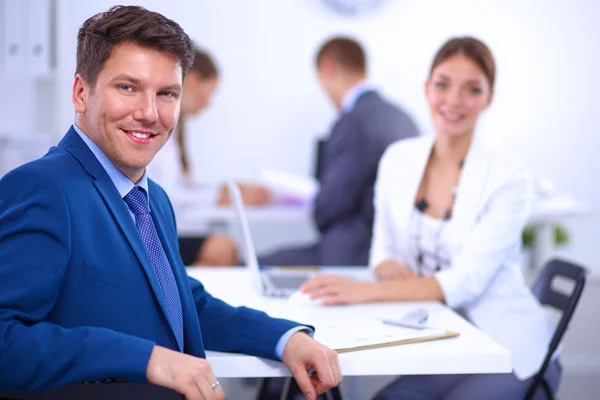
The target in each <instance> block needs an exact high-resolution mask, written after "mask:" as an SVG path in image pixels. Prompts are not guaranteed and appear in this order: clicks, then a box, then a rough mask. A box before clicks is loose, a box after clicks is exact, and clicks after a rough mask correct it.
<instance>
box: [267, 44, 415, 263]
mask: <svg viewBox="0 0 600 400" xmlns="http://www.w3.org/2000/svg"><path fill="white" fill-rule="evenodd" d="M315 62H316V68H317V72H318V76H319V81H320V84H321V86H322V88H323V89H324V91H325V92H326V93H327V95H328V96H329V98H330V99H331V101H332V102H333V104H334V105H335V107H336V108H337V110H338V111H339V117H338V119H337V120H336V121H335V123H334V125H333V129H332V130H331V134H330V135H329V137H328V138H327V140H326V141H325V142H324V144H323V146H322V147H321V154H320V156H319V158H320V162H319V173H318V180H319V183H320V186H319V190H318V193H317V194H316V197H315V200H314V220H315V224H316V226H317V228H318V230H319V232H320V234H321V237H320V239H319V242H318V243H316V244H314V245H311V246H308V247H302V248H294V249H287V250H281V251H278V252H276V253H274V254H270V255H266V256H263V257H261V258H260V263H261V264H262V265H279V266H285V265H317V266H318V265H328V266H329V265H344V266H351V265H366V264H367V261H368V253H369V245H370V241H371V233H372V224H373V185H374V183H375V177H376V175H377V164H378V162H379V158H380V157H381V155H382V154H383V152H384V150H385V149H386V147H387V146H388V145H389V144H390V143H392V142H394V141H396V140H399V139H404V138H409V137H414V136H417V135H418V130H417V127H416V125H415V124H414V122H413V121H412V119H411V118H410V117H409V116H408V115H407V113H406V112H404V111H403V110H401V109H400V108H398V107H396V106H395V105H392V104H391V103H389V102H388V101H386V100H385V99H383V98H382V97H381V96H380V95H379V93H378V92H377V91H376V90H375V88H374V86H373V85H371V84H370V83H368V82H367V62H366V56H365V52H364V51H363V49H362V46H361V45H360V44H359V43H358V42H357V41H356V40H354V39H351V38H347V37H335V38H332V39H330V40H328V41H327V42H325V43H324V44H323V45H322V46H321V48H320V49H319V50H318V52H317V55H316V58H315Z"/></svg>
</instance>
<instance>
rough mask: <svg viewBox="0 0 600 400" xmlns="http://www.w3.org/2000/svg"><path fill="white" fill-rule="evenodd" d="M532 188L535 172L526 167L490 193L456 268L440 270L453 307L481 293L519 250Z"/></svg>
mask: <svg viewBox="0 0 600 400" xmlns="http://www.w3.org/2000/svg"><path fill="white" fill-rule="evenodd" d="M532 190H533V185H532V178H531V175H530V174H529V173H528V171H527V170H526V169H522V170H515V173H514V174H513V175H512V177H511V178H509V179H506V180H505V182H504V184H502V185H500V186H498V187H497V188H496V190H495V191H494V193H492V194H491V195H490V196H489V200H488V202H487V204H486V205H485V206H484V208H483V210H482V212H481V214H480V216H479V220H478V221H477V224H476V225H475V227H474V228H473V229H472V231H471V232H470V233H469V235H468V236H467V238H466V240H465V242H464V245H463V246H464V247H463V250H462V252H461V253H460V254H459V255H458V256H457V257H455V259H454V260H453V262H452V268H449V269H446V270H444V271H441V272H439V273H437V274H436V278H437V280H438V282H439V284H440V286H441V288H442V292H443V293H444V298H445V301H446V304H447V305H448V306H449V307H452V308H456V307H461V306H463V305H464V304H467V303H469V302H471V301H473V300H475V299H477V298H478V297H479V296H481V295H482V294H483V292H484V291H485V290H486V288H487V287H488V285H489V283H490V281H491V280H492V279H493V278H494V276H495V274H496V272H497V271H498V270H499V269H500V268H502V266H503V265H504V260H506V258H507V256H508V255H509V254H510V253H512V252H514V251H518V249H519V248H520V246H521V232H522V231H523V228H524V227H525V224H526V222H527V220H528V218H529V216H530V214H531V208H532V199H533V194H532Z"/></svg>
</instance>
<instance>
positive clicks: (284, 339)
mask: <svg viewBox="0 0 600 400" xmlns="http://www.w3.org/2000/svg"><path fill="white" fill-rule="evenodd" d="M298 332H303V333H305V334H307V335H308V336H311V337H312V336H313V335H314V333H315V331H314V330H313V329H311V328H309V327H308V326H304V325H299V326H296V327H294V328H292V329H290V330H288V331H287V332H286V333H284V334H283V335H282V336H281V338H279V341H278V342H277V346H275V356H276V357H277V358H278V359H279V360H283V351H284V350H285V346H286V345H287V343H288V341H289V340H290V338H291V337H292V336H293V335H294V334H296V333H298Z"/></svg>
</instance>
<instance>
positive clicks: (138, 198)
mask: <svg viewBox="0 0 600 400" xmlns="http://www.w3.org/2000/svg"><path fill="white" fill-rule="evenodd" d="M123 200H125V203H127V205H128V206H129V209H130V210H131V211H132V212H133V214H134V215H135V226H136V227H137V229H138V231H139V233H140V236H141V237H142V241H143V242H144V245H145V246H146V250H147V251H148V255H149V256H150V261H152V266H153V267H154V272H156V277H157V278H158V283H159V285H160V289H161V291H162V295H163V297H164V300H165V304H166V305H167V313H168V314H169V320H170V322H171V327H172V328H173V331H174V332H175V337H176V339H177V343H178V344H179V350H183V313H182V311H181V298H180V296H179V290H178V289H177V282H176V281H175V275H174V274H173V270H172V269H171V265H170V264H169V260H168V259H167V255H166V254H165V250H164V249H163V246H162V244H161V242H160V238H159V237H158V232H156V227H155V226H154V221H152V216H151V215H150V209H149V208H148V201H147V200H146V192H145V191H144V189H143V188H140V187H139V186H135V187H134V188H133V189H131V191H130V192H129V193H127V195H126V196H125V197H124V198H123Z"/></svg>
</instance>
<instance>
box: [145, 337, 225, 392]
mask: <svg viewBox="0 0 600 400" xmlns="http://www.w3.org/2000/svg"><path fill="white" fill-rule="evenodd" d="M146 377H147V378H148V382H150V383H153V384H155V385H158V386H163V387H166V388H169V389H172V390H175V391H176V392H178V393H180V394H182V395H184V396H185V398H186V400H223V399H224V398H225V395H224V394H223V389H221V386H217V387H215V388H214V389H213V387H212V385H213V384H214V383H215V382H217V378H215V376H214V375H213V372H212V368H211V367H210V364H209V363H208V361H206V360H205V359H203V358H196V357H192V356H190V355H187V354H182V353H179V352H176V351H173V350H169V349H167V348H164V347H160V346H154V349H153V350H152V354H151V355H150V361H149V362H148V368H147V369H146Z"/></svg>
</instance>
